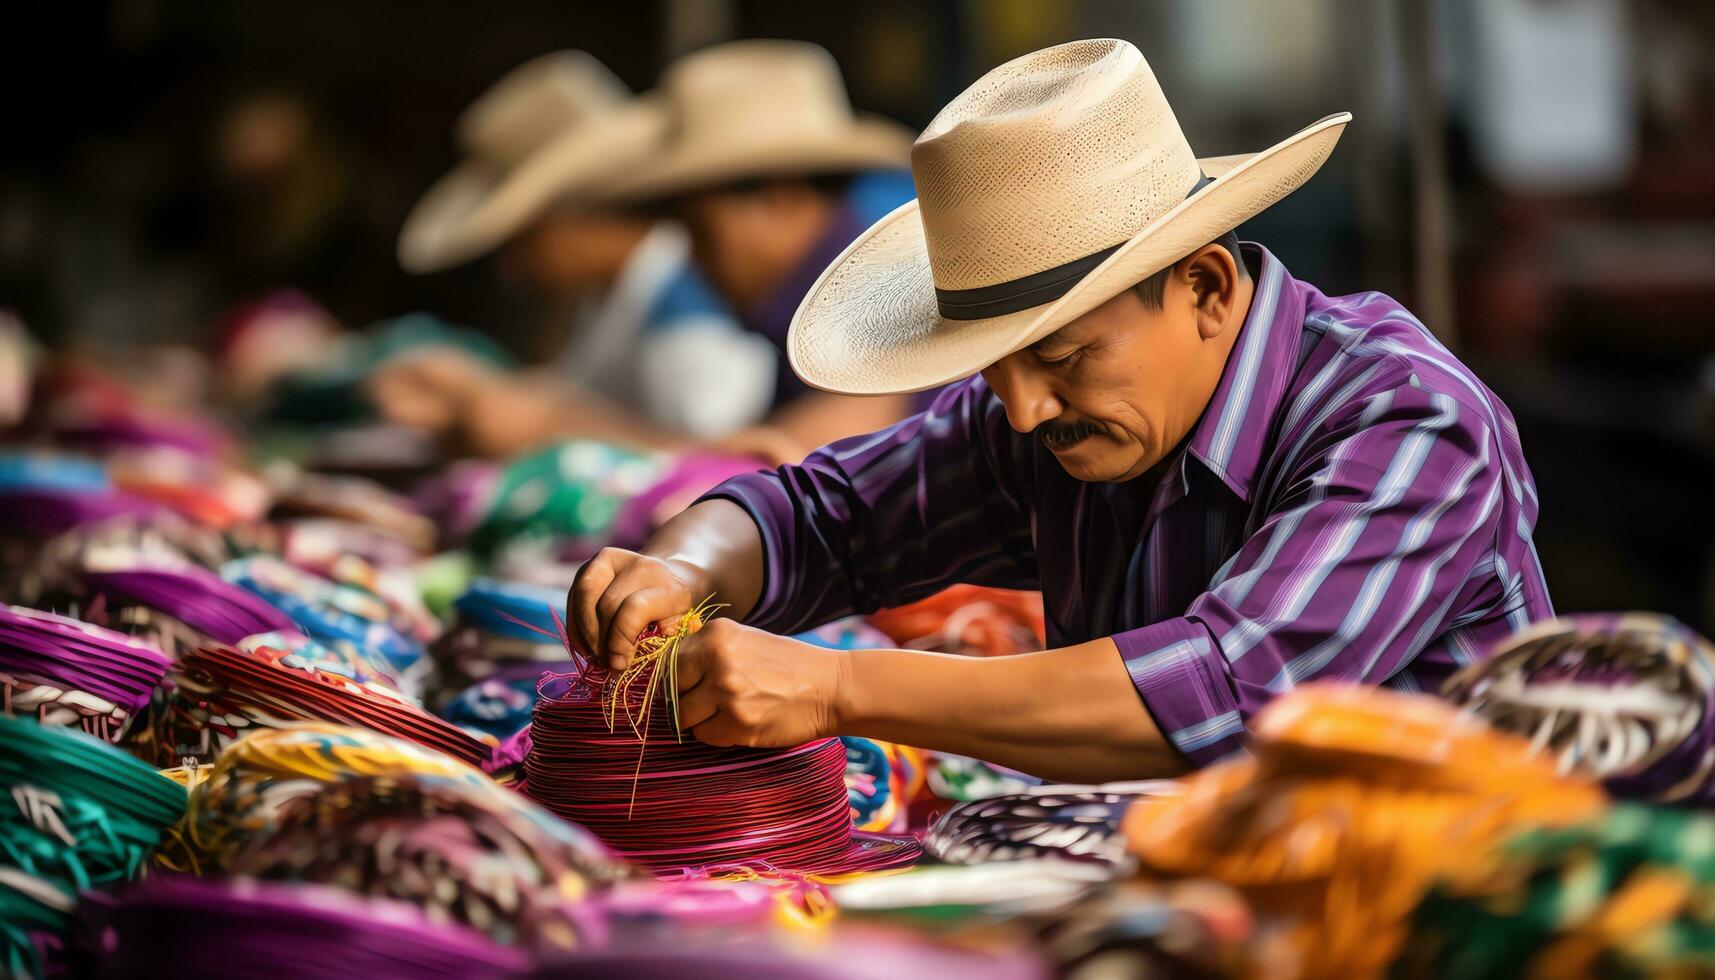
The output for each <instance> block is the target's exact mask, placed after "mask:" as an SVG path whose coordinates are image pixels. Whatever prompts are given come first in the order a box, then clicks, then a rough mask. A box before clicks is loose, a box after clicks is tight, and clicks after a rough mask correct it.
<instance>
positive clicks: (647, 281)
mask: <svg viewBox="0 0 1715 980" xmlns="http://www.w3.org/2000/svg"><path fill="white" fill-rule="evenodd" d="M667 124H668V120H667V117H666V116H665V114H664V113H663V112H662V111H661V109H660V107H659V106H658V105H656V104H654V103H653V102H652V101H651V100H649V99H648V98H647V97H645V98H642V99H639V98H634V97H633V96H632V95H631V93H630V92H628V91H627V90H626V88H625V86H624V85H623V83H621V82H620V81H619V79H617V78H615V77H614V76H613V74H612V73H611V72H609V71H608V70H607V69H606V68H605V67H604V66H603V65H602V64H601V63H600V62H598V61H597V60H596V59H595V58H593V57H591V56H590V55H588V54H586V53H584V52H582V51H558V52H555V53H553V54H548V55H544V56H542V57H540V58H537V59H535V60H533V61H530V62H528V63H526V64H525V65H523V66H521V67H519V68H517V69H514V70H513V71H512V72H511V73H509V74H508V75H507V76H506V77H505V78H503V79H501V80H500V81H499V82H498V83H496V84H495V85H494V86H493V87H492V88H491V89H490V90H489V91H488V92H486V93H484V94H483V96H482V97H481V98H480V99H478V100H477V102H476V103H475V104H474V105H472V106H471V107H470V109H468V110H467V111H466V112H465V114H464V115H463V117H462V118H461V119H460V120H459V126H458V132H459V139H460V143H461V144H462V145H463V146H464V147H465V149H466V151H467V156H468V158H467V159H466V160H465V161H464V162H463V163H461V164H460V165H459V166H458V167H457V168H456V169H454V170H453V171H452V172H451V173H450V174H448V175H447V176H446V177H444V178H443V179H442V180H441V181H440V182H438V183H437V184H436V185H435V186H434V187H433V188H431V189H430V190H429V192H428V193H427V194H426V195H425V196H424V198H423V200H422V201H421V202H420V203H419V204H418V205H417V207H416V208H415V209H414V210H413V211H412V213H411V215H410V217H409V218H408V219H407V221H406V223H405V227H404V230H403V231H402V232H401V234H400V237H399V260H400V262H401V263H402V264H403V265H404V266H405V268H407V269H409V270H410V271H413V272H433V271H437V270H440V269H445V268H448V267H450V266H453V265H457V264H459V263H462V262H466V261H469V260H471V259H475V258H477V257H479V256H481V255H483V254H485V253H488V252H490V251H493V250H496V249H499V250H501V259H502V268H503V270H504V271H506V272H507V273H509V274H510V276H511V277H512V278H514V279H516V280H518V281H520V282H521V283H523V284H524V285H525V286H527V287H528V288H529V289H530V290H531V291H532V292H533V293H535V294H536V295H537V296H539V297H541V298H543V299H544V300H546V301H547V302H548V303H550V304H552V305H553V306H555V307H556V308H557V309H559V310H561V311H565V310H567V309H568V308H569V309H572V310H575V311H576V315H575V316H573V317H572V318H571V319H572V320H573V324H572V327H571V332H570V336H569V337H568V338H567V341H566V344H565V348H564V350H563V351H562V352H561V354H560V355H559V357H558V358H557V360H558V364H557V365H556V368H555V369H554V370H553V371H552V372H551V373H544V374H542V375H538V376H529V375H526V376H521V377H520V376H513V377H508V376H505V375H502V374H500V373H498V372H496V371H494V370H493V369H491V368H488V367H486V366H485V365H484V364H483V363H482V362H480V361H478V360H477V359H475V358H472V357H469V356H466V355H463V354H461V353H460V352H458V351H454V350H447V349H435V350H430V351H418V352H414V353H413V354H411V355H409V356H407V357H405V358H403V359H401V360H399V361H397V362H395V363H393V364H390V365H388V366H387V367H385V368H384V369H383V370H382V371H381V372H379V374H378V376H377V377H376V378H375V379H374V383H373V386H372V387H373V390H374V392H375V394H376V396H377V400H378V401H379V402H380V405H381V407H382V409H383V411H384V412H386V413H387V414H388V415H390V416H392V417H393V418H394V419H395V420H396V421H401V422H408V423H415V424H421V425H424V426H425V427H429V428H439V427H443V426H450V427H451V428H453V429H454V430H456V431H461V432H462V433H463V435H464V436H465V438H466V440H467V441H469V442H471V443H473V444H474V448H476V449H478V450H479V451H488V452H493V453H497V454H504V453H507V452H511V451H515V450H520V449H525V448H528V447H529V446H531V445H534V444H536V443H539V442H543V441H546V440H548V439H551V438H554V437H556V436H563V435H582V436H593V437H602V438H608V439H613V440H617V441H623V442H630V443H641V444H645V445H670V444H674V443H678V442H682V441H684V440H686V439H695V438H712V437H719V436H724V435H727V434H729V433H731V432H733V431H735V430H738V429H740V428H742V427H744V426H747V425H750V424H753V423H755V422H757V421H759V420H760V419H761V418H762V416H763V415H764V413H765V412H766V410H767V408H768V405H769V393H770V390H771V387H772V386H773V384H774V375H775V370H776V369H775V362H776V361H777V360H778V359H779V358H778V356H777V355H776V354H775V352H774V350H773V349H772V347H771V345H769V344H767V343H766V342H764V341H762V340H761V339H759V338H757V337H755V336H752V335H750V334H748V333H747V332H745V331H743V330H741V329H740V328H739V327H738V326H737V325H736V324H735V323H734V322H733V321H732V320H731V318H730V317H729V316H728V315H727V314H726V312H725V307H724V306H723V304H721V303H720V301H719V300H718V299H716V298H715V296H714V295H713V293H711V292H710V291H709V290H708V287H707V286H706V284H704V283H703V282H702V280H701V279H700V277H698V276H697V275H696V274H695V271H694V269H693V268H692V267H691V265H690V258H689V248H690V247H689V242H688V239H687V237H686V235H685V232H684V230H683V229H682V228H681V227H679V226H678V225H676V224H674V223H672V222H669V221H661V220H657V219H654V218H651V217H648V216H645V215H642V214H640V213H637V212H636V211H635V210H632V209H627V208H623V207H620V206H618V205H616V204H614V203H613V200H612V197H611V195H610V194H608V193H607V191H608V189H609V188H611V187H612V186H613V185H614V184H615V183H616V182H617V181H618V180H619V179H620V178H621V177H622V176H624V175H626V174H628V173H630V172H631V171H632V170H633V169H634V168H636V167H637V166H638V165H639V164H641V163H643V162H645V161H647V160H648V159H649V158H650V157H651V156H653V155H655V154H656V153H658V152H659V148H660V146H661V144H662V142H663V140H664V139H665V136H666V126H667ZM692 364H694V365H697V366H698V370H694V371H693V370H687V369H686V367H685V366H686V365H692Z"/></svg>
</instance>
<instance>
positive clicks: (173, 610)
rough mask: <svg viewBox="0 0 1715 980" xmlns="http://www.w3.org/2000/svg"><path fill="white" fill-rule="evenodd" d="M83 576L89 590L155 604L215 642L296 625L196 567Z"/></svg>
mask: <svg viewBox="0 0 1715 980" xmlns="http://www.w3.org/2000/svg"><path fill="white" fill-rule="evenodd" d="M82 577H83V582H84V584H85V586H86V587H87V588H88V589H89V591H90V593H91V594H92V595H97V594H99V595H104V596H107V597H108V599H109V600H110V601H121V602H130V603H134V604H136V605H141V606H147V607H149V608H150V609H156V610H159V611H161V612H163V613H166V614H167V615H169V616H171V617H173V618H174V619H177V620H179V621H180V622H182V623H184V624H185V625H187V626H189V627H190V628H192V629H194V630H196V631H197V632H199V633H202V634H204V635H206V636H208V637H209V638H210V639H212V640H214V641H216V642H218V643H228V644H236V643H237V642H238V641H240V640H242V639H244V638H245V637H247V636H254V635H256V634H257V633H272V632H276V631H289V630H295V629H296V626H295V625H294V624H293V623H292V620H291V618H290V617H289V616H287V615H286V614H285V613H283V612H281V611H280V610H278V609H276V608H274V606H272V605H270V604H269V603H268V602H267V600H265V599H262V598H261V597H259V596H257V595H255V594H254V593H252V592H250V591H249V590H247V589H244V588H242V587H240V586H237V585H234V584H232V583H230V582H227V581H224V580H222V579H221V577H220V576H218V575H216V574H214V573H213V572H209V571H207V570H205V569H201V568H193V567H190V566H185V567H182V568H174V569H170V570H168V569H152V568H131V569H126V570H124V571H104V572H95V571H90V572H85V573H83V576H82Z"/></svg>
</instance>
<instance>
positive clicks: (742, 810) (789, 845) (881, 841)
mask: <svg viewBox="0 0 1715 980" xmlns="http://www.w3.org/2000/svg"><path fill="white" fill-rule="evenodd" d="M606 681H607V672H606V671H603V670H601V669H600V668H597V667H586V668H585V669H583V670H582V671H578V672H573V673H569V674H551V675H549V676H547V677H545V678H543V680H542V683H541V685H540V687H539V693H540V695H541V699H540V701H538V703H537V705H536V711H535V715H534V721H533V723H532V726H531V739H532V745H531V748H530V753H529V755H528V756H527V757H526V758H525V762H524V769H525V774H526V777H527V784H528V789H527V792H528V794H529V795H530V796H531V797H533V798H534V799H536V800H537V801H538V802H540V803H541V804H543V805H544V806H546V807H547V808H548V809H550V810H552V811H554V812H555V813H556V814H558V815H559V816H561V817H564V818H566V819H568V820H571V821H573V822H575V823H579V824H582V825H583V826H584V827H587V828H588V829H589V830H591V831H593V832H594V833H595V834H596V836H598V837H600V838H601V839H602V841H603V842H604V843H606V844H607V845H608V846H609V847H611V848H613V849H614V850H616V851H618V852H619V853H620V855H621V856H622V857H625V858H627V859H629V860H632V861H635V862H637V863H638V864H641V865H644V866H646V867H649V868H651V869H653V870H656V871H668V870H675V869H685V868H709V867H711V866H716V865H720V866H727V867H728V868H729V869H739V868H742V869H750V870H754V871H759V872H768V873H774V872H784V873H789V874H800V875H818V876H821V875H841V874H848V873H853V872H860V871H879V870H884V869H888V868H895V867H900V866H903V865H906V864H910V863H911V862H913V861H915V860H916V859H917V857H918V855H919V853H920V848H919V847H918V845H917V843H916V842H915V841H912V840H909V839H907V840H898V839H893V838H882V837H876V836H873V835H867V834H861V833H858V832H857V831H854V830H853V828H852V819H851V810H850V808H849V806H848V805H847V802H846V786H845V778H844V777H845V769H846V761H845V749H844V748H843V747H842V746H841V744H840V742H839V740H838V739H822V740H820V741H816V742H809V743H806V744H804V745H800V746H798V747H796V748H790V749H748V748H720V747H716V746H711V745H705V744H703V743H701V742H697V741H694V740H692V739H690V738H688V737H687V738H686V739H685V740H684V741H680V740H679V736H678V734H677V732H676V731H675V727H674V724H673V719H672V712H671V710H668V706H667V705H666V704H656V705H654V710H645V709H646V708H648V707H649V706H648V705H645V704H643V703H641V695H640V694H639V692H638V691H637V690H636V689H637V688H641V686H642V685H633V689H630V690H626V691H624V692H622V699H621V705H620V706H621V709H622V710H621V717H620V718H619V721H618V724H616V725H613V726H612V727H610V726H609V722H608V715H607V707H606V705H605V704H604V699H607V698H611V697H612V696H613V692H612V691H611V690H609V689H608V688H607V684H606V683H605V682H606ZM663 700H664V698H663ZM628 718H629V719H635V720H636V721H637V722H638V723H639V725H640V727H641V728H642V734H643V735H644V740H643V741H639V740H638V737H637V735H636V734H634V732H633V730H632V726H631V724H630V723H628V721H627V719H628Z"/></svg>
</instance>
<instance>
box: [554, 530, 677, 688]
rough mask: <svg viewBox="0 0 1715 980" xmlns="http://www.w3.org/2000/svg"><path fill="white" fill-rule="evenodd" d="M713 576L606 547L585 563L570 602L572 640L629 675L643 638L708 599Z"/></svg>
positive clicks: (568, 614) (674, 562) (598, 660)
mask: <svg viewBox="0 0 1715 980" xmlns="http://www.w3.org/2000/svg"><path fill="white" fill-rule="evenodd" d="M709 591H710V589H709V584H708V575H707V574H706V573H705V572H704V571H703V570H702V569H701V568H699V567H697V566H696V565H693V564H691V563H690V562H688V561H681V560H677V559H661V558H653V557H650V556H649V555H640V554H637V553H636V552H632V551H625V550H623V549H620V548H603V549H602V550H601V551H599V552H597V553H596V556H595V557H594V558H591V559H590V560H589V561H587V562H585V563H584V566H583V567H582V568H581V569H579V570H578V575H577V578H576V579H574V580H573V581H572V591H571V594H570V595H569V596H567V598H566V622H567V624H568V628H569V630H570V632H571V636H572V641H573V642H574V643H575V644H576V645H577V646H578V647H580V648H581V649H582V651H583V652H584V653H586V654H588V655H589V656H590V657H592V658H593V659H594V660H595V662H596V663H599V664H601V665H603V666H605V667H607V668H609V669H611V670H624V669H625V666H626V664H628V663H630V662H631V657H632V654H633V653H634V652H635V650H636V644H637V637H638V635H639V634H641V633H642V632H643V631H644V630H646V629H648V628H649V627H650V626H652V625H654V624H656V623H661V624H663V625H664V626H668V627H669V628H671V627H670V624H672V623H673V622H674V621H676V620H677V619H678V618H679V617H680V616H683V615H684V614H685V613H686V612H688V611H690V609H691V607H692V606H694V605H696V603H697V602H698V601H700V600H701V599H703V598H704V597H705V596H706V595H708V593H709Z"/></svg>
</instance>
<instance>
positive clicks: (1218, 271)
mask: <svg viewBox="0 0 1715 980" xmlns="http://www.w3.org/2000/svg"><path fill="white" fill-rule="evenodd" d="M1178 270H1179V271H1178V275H1179V276H1180V277H1181V278H1182V280H1183V281H1184V283H1185V285H1186V286H1187V287H1188V289H1187V292H1186V295H1188V296H1189V297H1190V298H1191V305H1192V311H1191V314H1192V316H1193V317H1195V318H1196V320H1197V332H1198V333H1199V334H1201V335H1202V336H1203V339H1204V340H1212V339H1214V338H1216V337H1218V336H1220V335H1221V332H1222V331H1224V330H1225V329H1226V328H1227V317H1228V315H1229V314H1230V313H1231V312H1232V310H1233V304H1234V303H1235V302H1236V301H1237V299H1238V285H1239V268H1238V265H1237V264H1235V263H1234V262H1233V256H1232V254H1231V253H1229V252H1228V251H1227V250H1226V249H1224V248H1222V247H1220V246H1219V245H1205V246H1203V247H1202V248H1200V249H1198V250H1197V251H1195V252H1192V253H1191V254H1190V255H1187V256H1185V257H1184V258H1183V259H1180V260H1179V265H1178Z"/></svg>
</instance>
